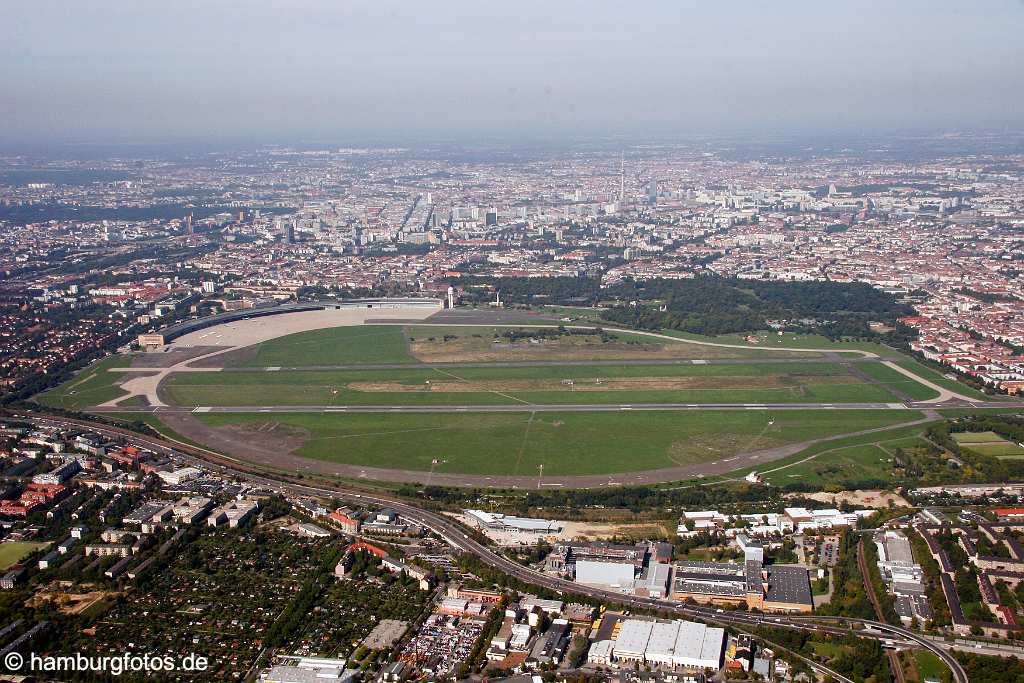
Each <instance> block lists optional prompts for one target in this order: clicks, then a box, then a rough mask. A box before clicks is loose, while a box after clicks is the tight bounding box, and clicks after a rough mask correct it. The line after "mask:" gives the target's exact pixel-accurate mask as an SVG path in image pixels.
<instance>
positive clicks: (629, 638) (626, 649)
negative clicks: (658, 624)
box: [615, 619, 654, 664]
mask: <svg viewBox="0 0 1024 683" xmlns="http://www.w3.org/2000/svg"><path fill="white" fill-rule="evenodd" d="M653 629H654V622H653V621H640V620H639V619H627V620H625V621H623V622H622V625H621V626H620V627H619V635H617V636H616V637H615V659H616V660H617V661H618V662H626V663H629V662H637V663H640V664H642V663H643V662H644V653H646V652H647V642H648V641H649V640H650V639H651V631H652V630H653Z"/></svg>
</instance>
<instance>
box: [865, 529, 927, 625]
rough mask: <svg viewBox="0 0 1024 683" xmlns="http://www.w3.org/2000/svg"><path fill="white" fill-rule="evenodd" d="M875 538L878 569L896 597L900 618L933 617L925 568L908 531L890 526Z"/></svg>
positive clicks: (907, 621) (923, 619)
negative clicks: (916, 555) (926, 584)
mask: <svg viewBox="0 0 1024 683" xmlns="http://www.w3.org/2000/svg"><path fill="white" fill-rule="evenodd" d="M873 540H874V542H875V548H877V550H878V571H879V573H880V574H881V576H882V580H883V581H885V582H886V584H887V585H888V586H889V590H890V591H892V594H893V595H894V596H895V597H896V604H895V608H896V614H897V615H899V617H900V620H901V621H902V622H904V623H905V624H909V623H910V622H912V621H913V620H914V619H915V618H916V619H917V620H918V621H920V622H925V621H927V620H928V619H931V617H932V608H931V605H930V604H929V603H928V595H927V594H926V590H927V587H926V586H925V575H924V570H923V569H922V568H921V565H919V564H917V563H916V562H915V561H914V553H913V550H912V549H911V547H910V541H909V540H908V539H907V537H906V535H904V533H903V532H902V531H896V530H889V531H883V532H879V533H876V534H875V536H874V539H873Z"/></svg>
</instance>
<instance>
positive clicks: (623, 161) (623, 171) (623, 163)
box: [619, 152, 626, 206]
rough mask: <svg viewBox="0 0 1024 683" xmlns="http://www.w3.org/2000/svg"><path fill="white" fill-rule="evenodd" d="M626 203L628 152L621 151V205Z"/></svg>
mask: <svg viewBox="0 0 1024 683" xmlns="http://www.w3.org/2000/svg"><path fill="white" fill-rule="evenodd" d="M625 203H626V153H625V152H619V206H622V205H623V204H625Z"/></svg>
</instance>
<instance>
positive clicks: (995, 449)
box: [950, 432, 1024, 460]
mask: <svg viewBox="0 0 1024 683" xmlns="http://www.w3.org/2000/svg"><path fill="white" fill-rule="evenodd" d="M950 436H952V437H953V440H955V441H956V442H957V443H958V444H960V446H961V448H965V449H967V450H969V451H972V452H974V453H978V454H980V455H994V456H995V457H997V458H1006V459H1008V460H1022V459H1024V448H1021V447H1020V446H1018V445H1017V444H1015V443H1013V442H1011V441H1007V440H1006V439H1004V438H1003V437H1001V436H999V435H998V434H996V433H995V432H954V433H953V434H951V435H950Z"/></svg>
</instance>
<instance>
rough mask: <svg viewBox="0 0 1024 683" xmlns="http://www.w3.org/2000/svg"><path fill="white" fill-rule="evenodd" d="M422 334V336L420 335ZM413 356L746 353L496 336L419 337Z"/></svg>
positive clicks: (439, 359)
mask: <svg viewBox="0 0 1024 683" xmlns="http://www.w3.org/2000/svg"><path fill="white" fill-rule="evenodd" d="M420 334H422V333H420ZM409 348H410V351H411V353H412V355H413V356H415V357H416V358H418V359H419V360H422V361H425V362H429V363H472V362H493V361H520V360H627V359H628V360H642V359H662V358H669V359H671V358H679V359H692V358H736V357H741V356H743V355H744V354H743V351H742V350H738V351H736V350H733V349H723V348H717V347H713V346H698V345H695V344H686V343H684V342H680V343H669V344H627V343H625V342H614V341H613V342H602V341H601V338H600V337H598V336H596V335H595V336H583V335H573V336H571V337H561V338H558V339H545V340H542V341H539V342H536V343H534V342H529V341H522V342H512V343H509V342H504V341H500V342H498V343H495V342H494V339H493V338H492V337H487V336H484V335H481V336H480V337H456V338H454V339H452V338H449V339H448V340H447V341H445V340H444V339H443V337H441V336H438V337H435V338H434V341H430V339H429V338H423V337H422V336H417V337H416V339H415V341H412V342H411V343H410V345H409Z"/></svg>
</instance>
